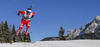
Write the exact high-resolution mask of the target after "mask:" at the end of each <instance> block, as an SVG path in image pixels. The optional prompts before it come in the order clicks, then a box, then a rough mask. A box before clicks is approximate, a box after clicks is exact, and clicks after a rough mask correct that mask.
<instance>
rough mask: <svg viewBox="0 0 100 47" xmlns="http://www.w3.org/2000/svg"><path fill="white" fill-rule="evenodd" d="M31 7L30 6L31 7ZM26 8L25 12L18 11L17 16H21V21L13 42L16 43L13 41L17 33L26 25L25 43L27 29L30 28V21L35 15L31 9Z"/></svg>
mask: <svg viewBox="0 0 100 47" xmlns="http://www.w3.org/2000/svg"><path fill="white" fill-rule="evenodd" d="M32 6H33V5H31V7H32ZM31 7H30V8H28V9H27V11H22V10H19V12H18V14H17V15H18V16H20V13H21V14H22V15H23V17H22V20H21V24H20V26H19V30H17V32H16V34H15V36H14V38H13V42H16V41H15V39H16V37H17V36H18V35H19V32H20V31H21V30H22V28H23V26H24V25H26V32H25V35H26V36H25V38H24V40H25V41H27V36H28V33H29V28H30V19H31V18H33V17H34V15H35V13H34V12H32V9H31Z"/></svg>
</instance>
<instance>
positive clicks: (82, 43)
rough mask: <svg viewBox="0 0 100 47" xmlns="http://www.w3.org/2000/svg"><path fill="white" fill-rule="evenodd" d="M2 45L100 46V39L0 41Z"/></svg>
mask: <svg viewBox="0 0 100 47" xmlns="http://www.w3.org/2000/svg"><path fill="white" fill-rule="evenodd" d="M0 47H100V40H66V41H37V42H35V43H34V42H30V43H28V42H16V43H12V44H10V43H0Z"/></svg>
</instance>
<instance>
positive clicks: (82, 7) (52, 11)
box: [0, 0, 100, 41]
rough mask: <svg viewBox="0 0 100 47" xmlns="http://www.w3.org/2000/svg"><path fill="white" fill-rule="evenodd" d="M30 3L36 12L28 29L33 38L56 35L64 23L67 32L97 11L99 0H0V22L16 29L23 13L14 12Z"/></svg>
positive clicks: (95, 14)
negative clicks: (18, 14) (5, 22)
mask: <svg viewBox="0 0 100 47" xmlns="http://www.w3.org/2000/svg"><path fill="white" fill-rule="evenodd" d="M31 4H32V5H34V7H32V9H33V12H35V13H36V14H35V17H34V18H32V19H31V27H30V30H29V31H30V32H32V33H31V40H32V41H39V40H41V39H43V38H45V37H53V36H58V32H59V29H60V26H63V28H64V29H65V34H66V33H67V31H69V30H71V29H76V28H80V27H81V26H82V25H85V24H86V23H87V22H91V21H92V20H93V19H94V18H95V17H96V16H99V15H100V0H0V22H1V21H5V20H7V21H8V24H9V25H13V24H14V25H15V27H16V30H18V28H19V25H20V22H21V19H22V15H20V17H19V16H17V13H18V11H19V10H24V11H25V10H27V8H28V7H29V6H30V5H31ZM11 28H12V26H11ZM23 30H26V26H24V27H23ZM23 30H22V31H23Z"/></svg>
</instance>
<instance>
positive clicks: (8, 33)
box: [4, 20, 11, 42]
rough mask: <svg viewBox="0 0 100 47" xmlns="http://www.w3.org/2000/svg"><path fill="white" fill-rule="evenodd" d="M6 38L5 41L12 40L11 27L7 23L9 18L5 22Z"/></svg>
mask: <svg viewBox="0 0 100 47" xmlns="http://www.w3.org/2000/svg"><path fill="white" fill-rule="evenodd" d="M4 39H5V42H10V40H11V39H10V29H9V27H8V23H7V20H6V21H5V23H4Z"/></svg>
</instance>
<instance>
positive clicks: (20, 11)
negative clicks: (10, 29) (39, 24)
mask: <svg viewBox="0 0 100 47" xmlns="http://www.w3.org/2000/svg"><path fill="white" fill-rule="evenodd" d="M20 13H22V14H23V15H24V14H25V12H24V11H22V10H19V12H18V14H17V15H18V16H19V15H20Z"/></svg>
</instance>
